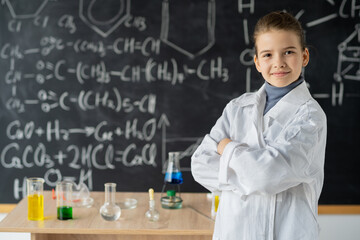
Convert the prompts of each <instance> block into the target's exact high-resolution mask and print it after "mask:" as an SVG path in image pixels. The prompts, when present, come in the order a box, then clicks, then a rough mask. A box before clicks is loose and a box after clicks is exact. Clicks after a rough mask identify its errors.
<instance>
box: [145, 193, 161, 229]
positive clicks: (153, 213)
mask: <svg viewBox="0 0 360 240" xmlns="http://www.w3.org/2000/svg"><path fill="white" fill-rule="evenodd" d="M149 198H150V200H149V210H148V211H147V212H146V213H145V216H146V217H147V219H149V221H152V222H156V221H158V220H159V218H160V214H159V212H158V211H157V210H156V209H155V201H154V189H152V188H150V189H149Z"/></svg>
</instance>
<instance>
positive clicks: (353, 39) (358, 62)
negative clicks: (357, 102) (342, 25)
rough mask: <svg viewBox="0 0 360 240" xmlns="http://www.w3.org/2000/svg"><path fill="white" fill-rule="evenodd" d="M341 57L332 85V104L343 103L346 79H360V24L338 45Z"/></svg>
mask: <svg viewBox="0 0 360 240" xmlns="http://www.w3.org/2000/svg"><path fill="white" fill-rule="evenodd" d="M338 50H339V57H338V65H337V71H336V73H335V74H334V79H335V83H333V85H332V95H333V96H337V97H338V101H337V102H336V98H335V97H333V100H332V105H337V104H338V105H342V100H343V96H344V80H352V81H360V24H357V25H355V30H354V32H352V33H351V34H350V35H349V36H348V37H347V38H346V39H345V40H344V41H343V42H342V43H340V44H339V45H338ZM359 83H360V82H359Z"/></svg>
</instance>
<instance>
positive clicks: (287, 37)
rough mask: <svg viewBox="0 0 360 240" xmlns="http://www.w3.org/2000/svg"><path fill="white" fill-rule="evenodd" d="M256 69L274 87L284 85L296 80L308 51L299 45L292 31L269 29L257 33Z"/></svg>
mask: <svg viewBox="0 0 360 240" xmlns="http://www.w3.org/2000/svg"><path fill="white" fill-rule="evenodd" d="M255 44H256V47H257V54H256V55H255V56H254V62H255V66H256V69H257V70H258V71H259V72H260V73H261V74H262V76H263V77H264V79H265V80H266V81H267V82H268V83H270V84H271V85H273V86H275V87H285V86H287V85H289V84H290V83H292V82H294V81H296V80H297V79H298V78H299V76H300V74H301V69H302V67H305V66H306V65H307V64H308V62H309V51H308V50H307V49H306V48H305V49H304V50H303V49H302V47H301V44H300V40H299V37H298V36H297V35H296V33H295V32H293V31H285V30H271V31H267V32H264V33H261V34H259V35H258V37H257V39H256V43H255Z"/></svg>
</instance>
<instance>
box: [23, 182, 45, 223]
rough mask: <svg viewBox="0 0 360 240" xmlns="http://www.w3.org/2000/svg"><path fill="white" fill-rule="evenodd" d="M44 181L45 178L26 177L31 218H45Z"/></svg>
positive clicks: (29, 216) (34, 219)
mask: <svg viewBox="0 0 360 240" xmlns="http://www.w3.org/2000/svg"><path fill="white" fill-rule="evenodd" d="M44 182H45V181H44V179H43V178H28V179H26V185H27V199H28V219H29V220H33V221H38V220H43V219H44Z"/></svg>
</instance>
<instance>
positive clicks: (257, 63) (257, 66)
mask: <svg viewBox="0 0 360 240" xmlns="http://www.w3.org/2000/svg"><path fill="white" fill-rule="evenodd" d="M254 63H255V67H256V70H258V72H259V73H261V67H260V63H259V59H258V58H257V56H256V54H255V55H254Z"/></svg>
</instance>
